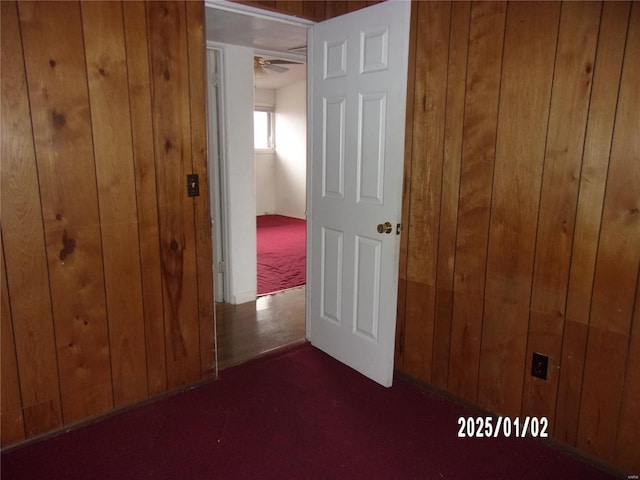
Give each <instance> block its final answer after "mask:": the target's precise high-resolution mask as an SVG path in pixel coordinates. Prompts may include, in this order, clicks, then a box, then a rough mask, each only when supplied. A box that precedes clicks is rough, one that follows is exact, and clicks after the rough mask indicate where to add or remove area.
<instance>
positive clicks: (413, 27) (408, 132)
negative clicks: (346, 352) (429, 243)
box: [394, 2, 418, 369]
mask: <svg viewBox="0 0 640 480" xmlns="http://www.w3.org/2000/svg"><path fill="white" fill-rule="evenodd" d="M417 14H418V4H417V3H415V2H414V3H412V4H411V18H410V25H409V53H408V68H407V106H406V113H405V117H406V124H405V137H404V138H405V140H404V169H403V178H402V212H401V218H402V220H401V223H402V229H401V231H400V258H399V261H398V263H399V266H398V277H399V278H398V307H397V315H396V343H395V351H394V357H395V358H394V365H395V368H397V369H402V367H403V365H404V336H405V335H404V332H405V317H406V316H405V312H406V306H407V293H406V292H407V264H408V253H409V235H408V233H409V229H408V225H409V213H410V206H411V201H410V198H411V169H412V165H413V162H412V160H413V157H412V152H413V118H414V112H415V95H414V93H415V85H416V49H417V41H418V38H417V32H418V15H417Z"/></svg>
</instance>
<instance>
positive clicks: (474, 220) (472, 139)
mask: <svg viewBox="0 0 640 480" xmlns="http://www.w3.org/2000/svg"><path fill="white" fill-rule="evenodd" d="M505 17H506V4H505V3H501V2H475V3H473V4H472V6H471V19H470V22H471V23H470V27H469V50H468V60H467V63H468V65H467V81H466V90H465V110H464V127H463V128H464V130H463V140H462V159H461V167H460V187H459V200H458V216H457V221H458V225H457V235H456V251H455V255H456V256H455V270H454V286H453V289H454V292H455V294H454V299H453V311H452V320H451V346H450V354H451V358H450V363H449V379H448V388H449V390H450V391H451V392H454V393H456V394H457V395H460V396H461V397H462V398H465V399H467V400H469V401H475V400H476V395H477V386H478V366H479V362H480V339H481V335H482V313H483V297H484V286H485V271H486V258H487V242H488V232H489V215H490V209H491V191H492V182H493V168H494V161H495V144H496V134H497V123H498V99H499V93H500V72H501V68H502V49H503V38H504V23H505Z"/></svg>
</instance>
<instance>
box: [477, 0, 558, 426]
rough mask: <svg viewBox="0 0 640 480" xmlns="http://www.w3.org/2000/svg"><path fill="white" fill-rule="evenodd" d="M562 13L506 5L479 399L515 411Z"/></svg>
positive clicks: (551, 7)
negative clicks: (555, 57) (555, 58)
mask: <svg viewBox="0 0 640 480" xmlns="http://www.w3.org/2000/svg"><path fill="white" fill-rule="evenodd" d="M559 13H560V5H559V4H557V3H542V2H535V3H510V4H509V5H508V9H507V19H506V31H505V40H504V44H505V50H504V60H503V62H504V64H503V69H502V86H501V90H500V106H499V108H500V114H499V117H498V136H497V142H496V160H495V172H494V181H493V196H492V201H491V220H490V224H489V248H488V254H487V281H486V292H485V297H486V298H485V312H484V319H483V330H482V346H481V354H480V374H479V380H478V401H479V402H480V403H481V404H483V405H487V406H488V407H489V409H490V410H493V411H501V412H505V413H507V414H509V415H518V414H519V413H520V410H521V401H522V384H523V367H524V356H525V352H526V332H527V329H528V320H529V319H528V317H529V315H528V309H529V303H530V295H531V281H532V280H531V276H532V272H533V258H534V249H535V235H536V231H535V230H536V220H537V216H538V202H539V196H540V183H541V179H542V164H543V160H544V149H545V140H546V132H547V119H548V111H549V100H550V95H551V80H552V78H553V66H554V55H555V48H556V38H557V31H558V21H559ZM523 92H526V94H523ZM506 347H508V348H506ZM507 386H508V387H507Z"/></svg>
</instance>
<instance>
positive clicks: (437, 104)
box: [407, 2, 451, 285]
mask: <svg viewBox="0 0 640 480" xmlns="http://www.w3.org/2000/svg"><path fill="white" fill-rule="evenodd" d="M417 15H418V24H419V25H422V26H423V27H422V28H424V30H425V33H424V34H423V35H418V45H417V52H418V53H417V55H418V56H417V58H416V91H415V96H414V102H415V109H414V115H415V117H414V120H413V122H414V139H413V152H412V157H413V167H412V170H411V181H412V185H411V199H410V202H411V207H410V208H411V210H410V215H409V228H411V229H412V230H413V231H414V232H415V235H414V236H412V238H411V239H410V240H409V242H410V244H411V245H410V249H411V251H414V252H421V254H420V255H419V256H418V255H416V257H415V258H409V263H408V272H407V278H408V279H409V280H413V281H416V282H422V283H425V284H429V285H435V282H436V254H437V249H438V227H439V217H440V192H441V183H442V161H443V154H444V123H445V105H446V103H445V102H446V96H447V95H446V94H447V61H448V55H449V21H450V15H451V6H450V5H449V4H447V3H435V2H423V3H419V4H418V13H417ZM427 59H429V61H427ZM426 139H429V141H426Z"/></svg>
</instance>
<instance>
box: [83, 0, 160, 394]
mask: <svg viewBox="0 0 640 480" xmlns="http://www.w3.org/2000/svg"><path fill="white" fill-rule="evenodd" d="M82 26H83V30H84V45H85V55H86V59H87V60H86V62H87V74H88V80H89V100H90V102H91V128H92V130H93V141H94V146H95V164H96V177H97V185H98V201H99V203H100V225H101V233H102V248H103V258H104V266H105V270H104V277H105V279H104V281H105V288H106V299H107V312H108V317H109V341H110V350H111V368H112V381H113V400H114V404H115V405H116V406H120V405H127V404H130V403H132V402H135V401H136V400H140V399H142V398H145V397H146V396H147V395H148V389H147V365H146V356H145V338H144V316H143V312H142V308H143V304H142V284H141V278H140V277H141V273H140V246H139V245H140V241H139V238H138V226H137V224H136V223H137V209H136V190H135V176H134V163H133V146H132V139H131V118H130V109H129V90H128V82H127V62H126V51H125V39H124V28H123V18H122V5H121V4H119V3H111V2H87V3H84V4H82Z"/></svg>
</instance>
